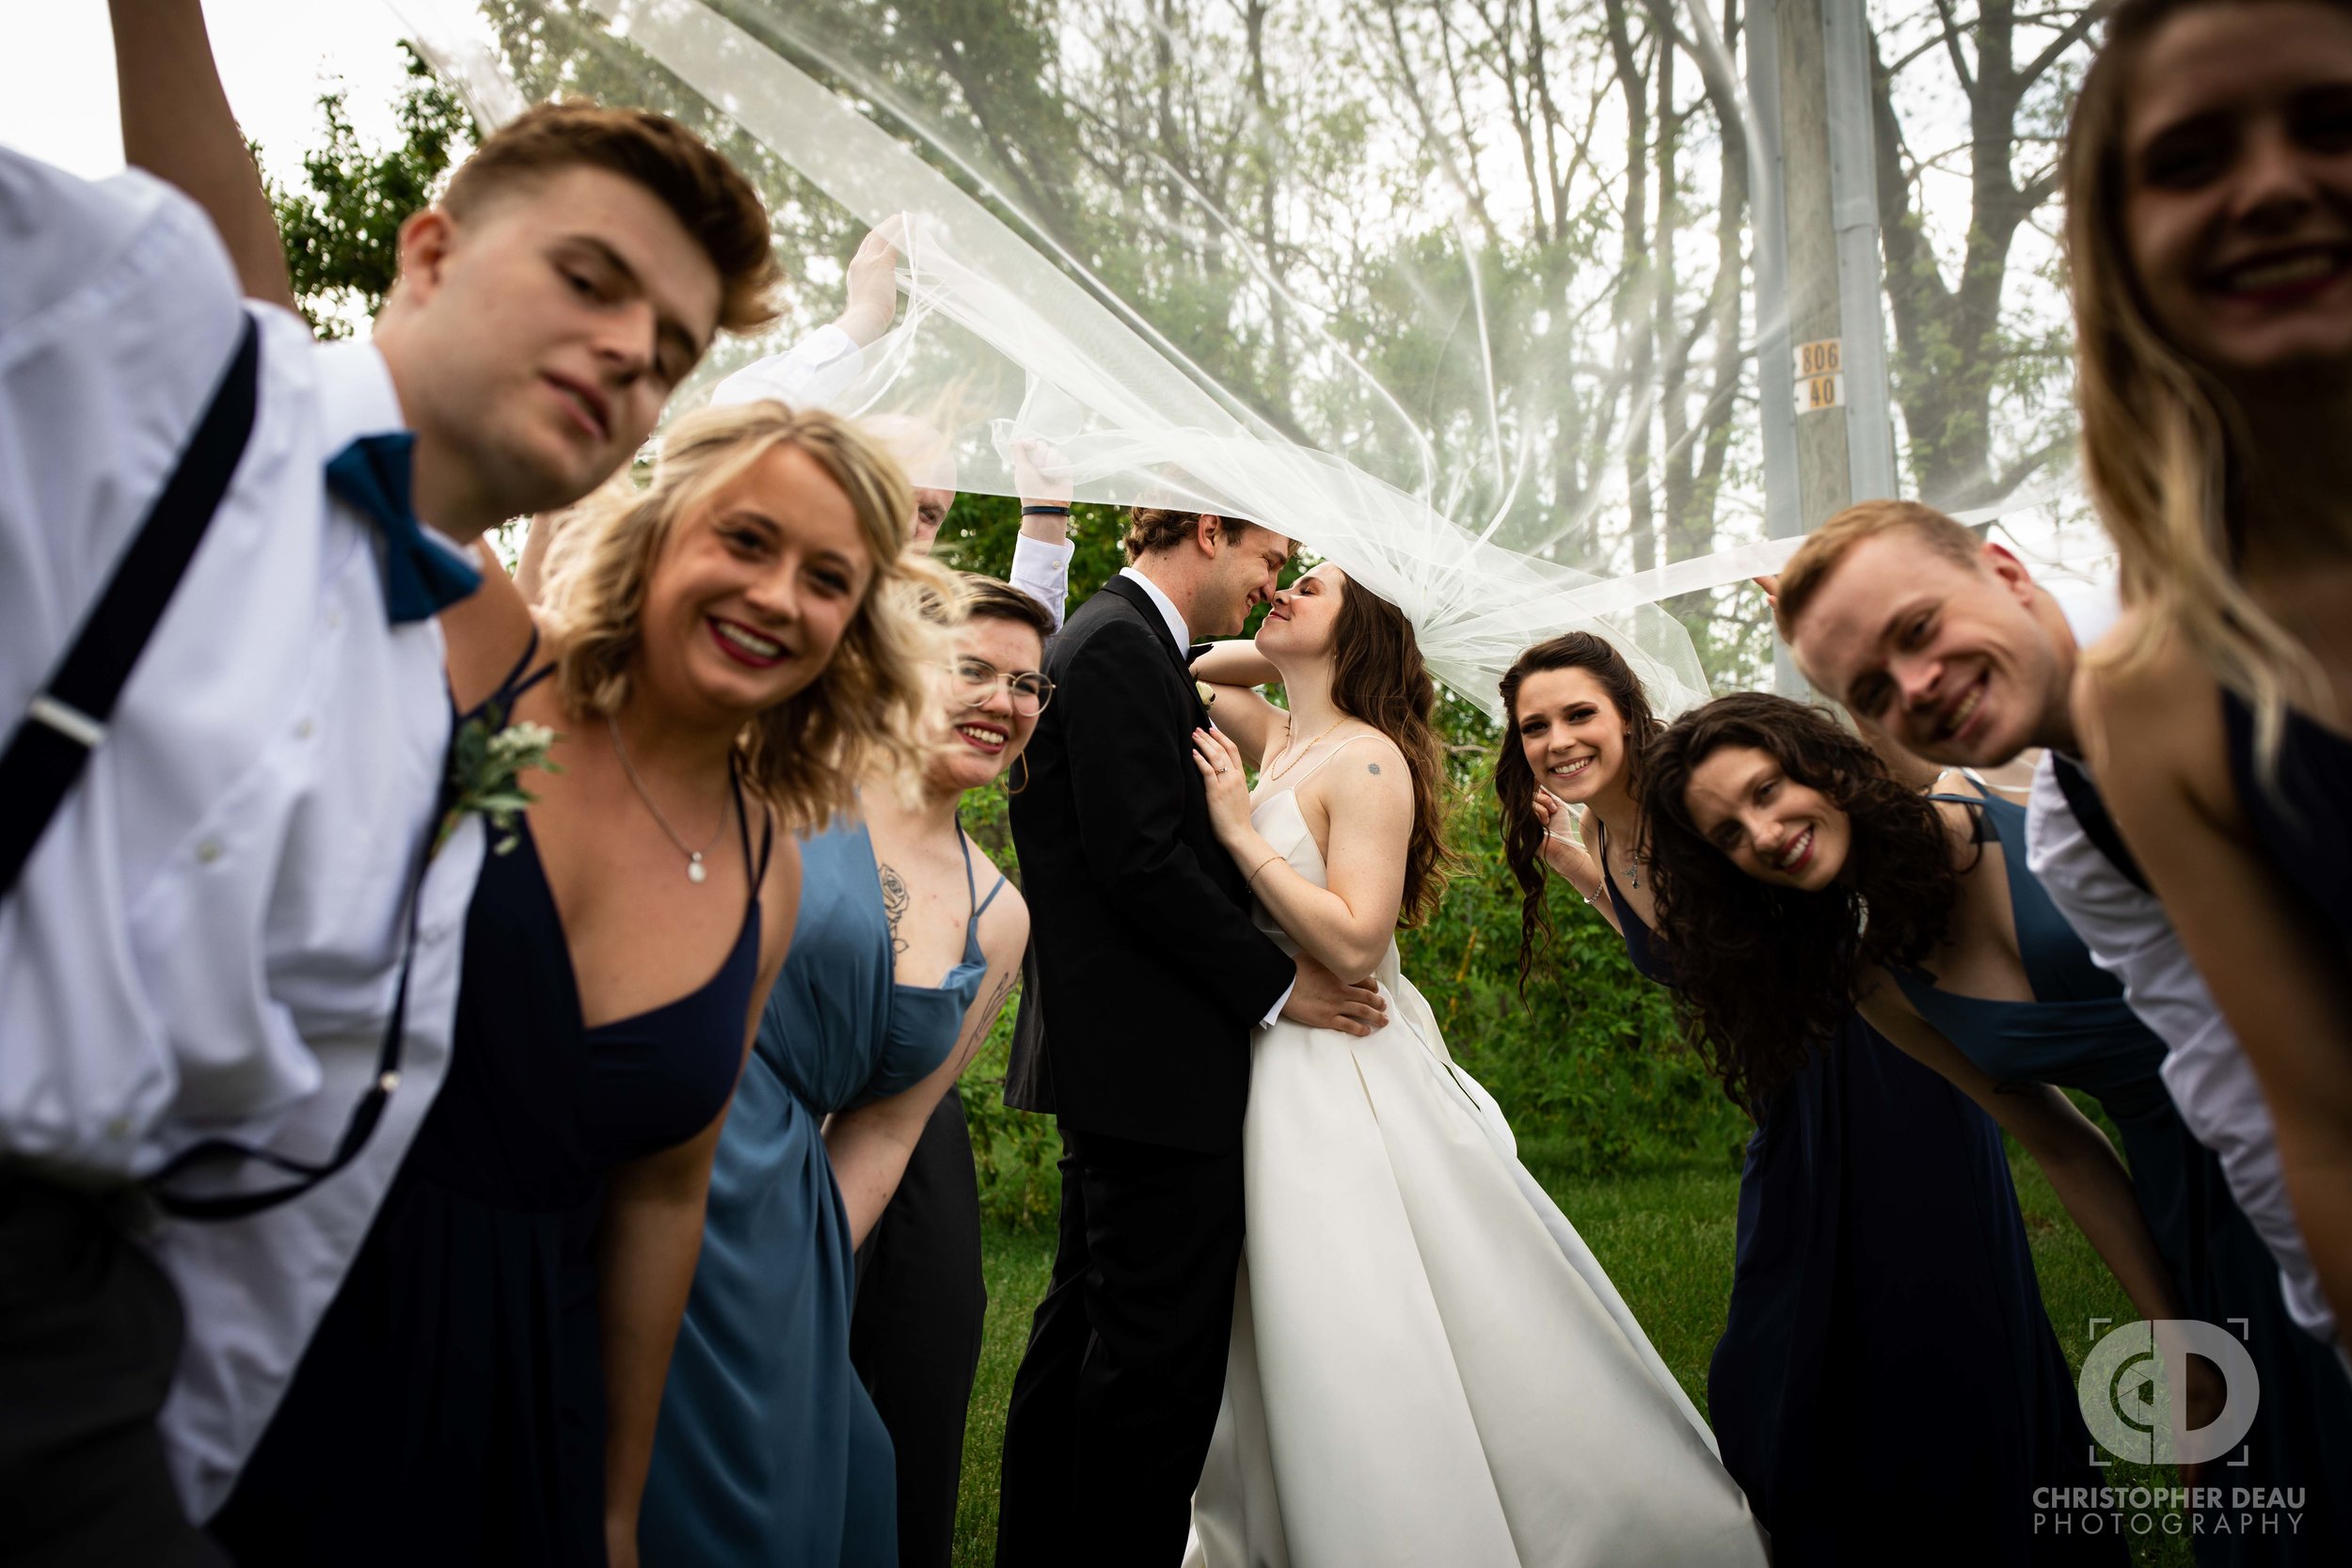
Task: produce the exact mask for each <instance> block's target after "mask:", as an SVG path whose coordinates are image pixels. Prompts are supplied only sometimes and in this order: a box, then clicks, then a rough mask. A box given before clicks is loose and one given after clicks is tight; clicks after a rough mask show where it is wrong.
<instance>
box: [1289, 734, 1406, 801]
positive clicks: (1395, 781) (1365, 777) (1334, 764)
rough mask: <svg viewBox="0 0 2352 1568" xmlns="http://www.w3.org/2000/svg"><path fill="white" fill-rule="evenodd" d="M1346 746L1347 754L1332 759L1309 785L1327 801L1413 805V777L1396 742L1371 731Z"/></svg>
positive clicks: (1350, 741)
mask: <svg viewBox="0 0 2352 1568" xmlns="http://www.w3.org/2000/svg"><path fill="white" fill-rule="evenodd" d="M1346 745H1347V749H1346V751H1344V752H1341V753H1339V754H1337V755H1335V756H1333V757H1332V758H1331V761H1330V764H1329V766H1327V767H1326V768H1322V769H1321V770H1320V771H1319V772H1318V773H1317V775H1316V776H1315V777H1314V778H1313V779H1312V780H1311V781H1310V783H1311V784H1315V785H1320V786H1321V793H1322V795H1323V797H1324V798H1325V799H1326V800H1329V801H1332V802H1335V803H1344V804H1347V805H1349V806H1357V807H1360V806H1364V805H1369V804H1371V803H1373V802H1375V801H1403V802H1404V803H1405V804H1406V806H1407V807H1409V806H1410V805H1411V804H1412V800H1413V776H1412V773H1411V771H1410V770H1409V769H1408V768H1407V767H1406V761H1405V752H1404V751H1403V750H1402V749H1401V748H1400V747H1399V746H1398V745H1397V743H1396V742H1395V741H1393V740H1391V739H1390V738H1389V737H1388V736H1385V735H1383V734H1381V733H1380V732H1379V731H1377V730H1374V731H1371V732H1369V733H1367V734H1363V735H1359V736H1356V737H1355V738H1354V739H1352V740H1349V741H1348V742H1347V743H1346Z"/></svg>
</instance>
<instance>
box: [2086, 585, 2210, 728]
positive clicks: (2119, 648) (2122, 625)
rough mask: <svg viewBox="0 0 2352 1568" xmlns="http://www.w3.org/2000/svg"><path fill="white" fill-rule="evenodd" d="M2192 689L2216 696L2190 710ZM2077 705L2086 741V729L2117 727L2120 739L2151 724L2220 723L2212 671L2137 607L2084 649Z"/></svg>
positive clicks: (2184, 644) (2176, 636) (2162, 725)
mask: <svg viewBox="0 0 2352 1568" xmlns="http://www.w3.org/2000/svg"><path fill="white" fill-rule="evenodd" d="M2152 633H2153V635H2152ZM2192 693H2197V694H2199V695H2211V696H2213V697H2214V699H2215V701H2214V703H2213V704H2210V705H2202V706H2200V707H2199V708H2198V713H2196V714H2192V713H2191V712H2190V711H2189V709H2190V708H2191V707H2192V706H2198V705H2196V704H2195V703H2194V702H2193V701H2191V700H2189V699H2190V698H2191V694H2192ZM2218 704H2219V693H2218V691H2217V689H2216V687H2215V685H2214V679H2213V676H2212V675H2211V674H2210V673H2207V671H2206V670H2205V668H2204V666H2203V665H2202V664H2201V663H2199V662H2198V659H2197V656H2196V654H2195V653H2194V652H2193V651H2192V650H2191V649H2190V648H2189V646H2188V644H2187V642H2186V641H2185V640H2183V639H2182V638H2181V637H2179V636H2178V635H2176V634H2175V633H2174V632H2172V631H2171V630H2170V629H2169V628H2167V627H2162V626H2158V627H2153V628H2151V627H2150V626H2149V625H2148V623H2147V621H2146V619H2145V618H2144V617H2143V616H2142V615H2141V613H2140V612H2138V611H2137V610H2127V611H2125V612H2124V614H2123V616H2122V619H2120V620H2118V621H2117V622H2116V624H2115V625H2114V626H2112V627H2110V628H2108V631H2107V634H2106V636H2105V637H2102V638H2100V639H2099V641H2097V642H2095V643H2093V644H2091V646H2090V648H2089V649H2088V650H2086V652H2085V656H2084V657H2083V660H2082V664H2081V667H2080V668H2079V669H2078V670H2076V672H2075V673H2074V721H2075V724H2076V726H2077V729H2078V730H2080V731H2083V732H2085V741H2086V744H2088V741H2089V733H2088V732H2090V731H2092V730H2097V729H2100V728H2102V727H2105V728H2108V729H2113V730H2116V731H2118V732H2119V735H2118V738H2136V737H2137V736H2141V735H2143V734H2144V732H2145V731H2146V729H2147V727H2148V726H2149V725H2150V724H2152V723H2153V724H2156V725H2158V726H2160V727H2163V728H2166V729H2171V728H2172V727H2173V726H2174V725H2176V724H2178V723H2181V722H2185V721H2191V720H2193V719H2195V718H2197V717H2199V716H2202V717H2204V718H2206V719H2208V720H2210V721H2211V722H2212V723H2213V725H2214V726H2215V727H2216V728H2217V729H2218V727H2219V724H2220V719H2219V714H2218ZM2207 709H2210V710H2211V711H2207ZM2122 731H2129V732H2131V736H2129V737H2126V736H2123V735H2122V734H2121V733H2120V732H2122Z"/></svg>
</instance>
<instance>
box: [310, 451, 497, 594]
mask: <svg viewBox="0 0 2352 1568" xmlns="http://www.w3.org/2000/svg"><path fill="white" fill-rule="evenodd" d="M416 445H417V438H416V436H413V435H411V434H409V433H408V432H407V431H405V430H404V431H400V432H398V433H397V434H395V435H390V436H360V437H359V438H358V440H356V441H354V442H352V443H351V445H349V446H347V447H345V448H344V449H343V450H342V451H339V452H337V453H336V454H335V458H334V461H332V462H331V463H329V464H327V465H326V488H327V489H328V490H329V491H331V492H332V493H333V494H334V496H335V499H338V500H340V501H342V503H343V504H344V505H346V506H349V507H351V508H353V509H354V510H356V511H358V512H360V513H362V514H364V515H366V516H367V517H369V518H370V519H371V520H372V521H373V522H374V524H375V526H376V528H377V529H378V530H379V531H381V532H382V533H383V535H384V613H385V616H386V618H387V619H389V621H390V622H391V623H392V625H394V626H399V625H401V624H402V623H403V622H407V621H426V620H430V619H432V618H433V617H434V616H436V615H438V614H439V613H440V612H441V611H442V610H446V609H448V608H449V607H450V606H451V605H453V604H455V603H456V602H457V601H458V600H460V599H462V598H464V597H465V596H466V595H467V594H470V593H472V592H473V591H474V590H475V589H477V588H479V587H481V586H482V574H481V573H480V572H477V571H475V570H474V569H473V568H472V567H471V566H469V565H468V564H466V562H464V561H462V560H460V559H459V558H458V557H457V555H456V553H455V552H454V551H453V550H449V549H443V548H442V547H440V546H437V545H436V544H435V543H434V542H433V541H432V540H430V539H427V538H426V537H425V536H424V527H423V525H422V524H421V523H419V522H418V521H417V509H416V506H415V504H414V503H413V502H412V501H411V500H410V499H409V488H408V482H409V472H410V460H411V458H412V457H413V456H414V455H415V451H416Z"/></svg>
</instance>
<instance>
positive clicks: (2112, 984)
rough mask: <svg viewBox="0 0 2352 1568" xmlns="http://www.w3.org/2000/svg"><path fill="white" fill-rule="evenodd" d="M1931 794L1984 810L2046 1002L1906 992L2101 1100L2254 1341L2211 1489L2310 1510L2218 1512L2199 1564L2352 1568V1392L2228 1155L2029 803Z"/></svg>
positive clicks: (2180, 1268)
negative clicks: (2195, 1124)
mask: <svg viewBox="0 0 2352 1568" xmlns="http://www.w3.org/2000/svg"><path fill="white" fill-rule="evenodd" d="M1930 799H1931V800H1948V801H1951V802H1953V803H1955V804H1960V805H1965V806H1968V807H1970V808H1972V810H1973V811H1974V813H1975V815H1976V818H1977V823H1978V839H1979V843H1982V842H1983V841H1984V840H1986V839H1992V840H1994V841H1995V842H1996V843H1997V844H1998V846H1999V849H2000V853H2001V857H2002V860H2003V862H2004V863H2005V865H2006V867H2007V869H2008V872H2009V905H2010V914H2011V915H2012V916H2013V917H2014V919H2015V921H2016V925H2017V951H2018V956H2019V957H2020V958H2023V959H2024V960H2025V966H2026V983H2027V984H2028V986H2030V987H2031V989H2032V990H2033V997H2034V999H2033V1000H2032V1001H2031V1002H2001V1001H1993V1000H1989V999H1987V998H1984V997H1975V996H1963V995H1960V994H1958V993H1957V992H1953V991H1948V990H1942V989H1941V988H1939V987H1938V986H1937V985H1936V984H1935V977H1934V975H1933V974H1929V973H1927V972H1925V971H1920V970H1914V971H1910V972H1898V973H1897V974H1896V976H1895V979H1896V982H1897V984H1899V985H1900V986H1901V987H1902V990H1903V994H1904V996H1906V997H1908V998H1909V999H1910V1002H1911V1005H1912V1006H1913V1007H1914V1008H1915V1009H1916V1010H1917V1011H1918V1014H1919V1016H1920V1017H1921V1018H1923V1019H1925V1020H1927V1022H1929V1023H1931V1024H1932V1025H1933V1026H1934V1027H1935V1028H1936V1030H1937V1031H1938V1032H1940V1033H1941V1034H1942V1035H1943V1036H1944V1037H1946V1038H1947V1039H1948V1040H1950V1041H1951V1042H1952V1044H1953V1045H1955V1046H1957V1047H1958V1048H1959V1049H1960V1052H1961V1053H1962V1054H1963V1055H1965V1056H1966V1057H1967V1058H1968V1059H1969V1060H1970V1061H1972V1062H1974V1063H1975V1064H1976V1065H1977V1066H1978V1067H1979V1068H1982V1069H1984V1070H1985V1071H1986V1072H1988V1073H1990V1074H1992V1075H1993V1077H1994V1078H1995V1079H1998V1080H2000V1081H2001V1082H2003V1083H2005V1084H2006V1083H2032V1082H2038V1083H2043V1084H2055V1085H2058V1086H2060V1087H2062V1088H2069V1089H2075V1090H2079V1091H2081V1092H2082V1093H2084V1094H2088V1095H2090V1097H2091V1098H2092V1099H2093V1100H2096V1101H2098V1102H2099V1106H2100V1109H2101V1110H2103V1111H2105V1112H2106V1116H2107V1119H2108V1120H2109V1121H2111V1122H2113V1123H2114V1124H2115V1130H2116V1132H2117V1133H2118V1134H2119V1135H2120V1136H2121V1137H2122V1144H2123V1148H2122V1154H2123V1160H2124V1164H2127V1165H2128V1166H2129V1167H2130V1168H2131V1177H2132V1187H2133V1190H2134V1192H2135V1193H2137V1196H2138V1197H2139V1205H2140V1210H2141V1212H2142V1213H2143V1214H2145V1215H2146V1217H2147V1220H2148V1228H2149V1230H2150V1231H2151V1232H2152V1233H2153V1236H2154V1238H2155V1243H2156V1248H2157V1250H2158V1251H2159V1252H2161V1253H2162V1254H2163V1255H2164V1261H2165V1266H2166V1267H2167V1269H2168V1270H2169V1272H2170V1273H2171V1275H2172V1279H2173V1283H2174V1287H2175V1289H2176V1290H2177V1291H2178V1293H2179V1295H2180V1298H2181V1301H2182V1303H2183V1306H2184V1307H2185V1309H2186V1311H2187V1313H2188V1315H2189V1316H2190V1317H2192V1318H2201V1319H2202V1320H2204V1321H2205V1322H2207V1323H2217V1324H2220V1325H2222V1326H2225V1327H2228V1328H2229V1329H2231V1331H2232V1332H2233V1333H2239V1334H2241V1335H2242V1337H2243V1338H2244V1339H2245V1341H2246V1346H2247V1350H2248V1351H2249V1354H2251V1355H2252V1357H2253V1360H2254V1366H2255V1369H2256V1370H2257V1372H2258V1373H2259V1374H2260V1378H2261V1392H2260V1402H2259V1404H2258V1405H2257V1407H2256V1410H2255V1416H2254V1426H2253V1429H2252V1431H2251V1432H2249V1433H2248V1434H2247V1447H2246V1449H2244V1450H2242V1451H2243V1453H2244V1457H2245V1458H2246V1460H2247V1464H2246V1465H2245V1466H2244V1467H2242V1468H2241V1467H2238V1466H2236V1465H2232V1466H2231V1467H2230V1468H2228V1469H2226V1470H2224V1469H2221V1468H2219V1467H2218V1465H2217V1467H2216V1469H2215V1471H2214V1472H2213V1473H2212V1474H2211V1475H2209V1476H2208V1477H2207V1478H2206V1481H2205V1482H2204V1484H2206V1485H2213V1484H2216V1482H2217V1481H2218V1482H2219V1484H2221V1485H2223V1486H2225V1487H2237V1486H2248V1487H2252V1486H2261V1487H2265V1488H2267V1487H2288V1488H2295V1489H2299V1490H2301V1492H2302V1494H2303V1496H2304V1497H2307V1498H2308V1499H2309V1504H2310V1506H2309V1509H2308V1512H2307V1513H2306V1514H2305V1517H2304V1519H2303V1520H2302V1523H2301V1528H2299V1529H2298V1530H2297V1531H2296V1532H2295V1533H2294V1534H2293V1535H2276V1536H2255V1537H2251V1538H2249V1537H2247V1536H2245V1535H2243V1534H2238V1533H2233V1532H2232V1531H2231V1530H2230V1529H2229V1528H2228V1527H2229V1526H2230V1525H2231V1524H2233V1522H2234V1521H2233V1519H2232V1518H2230V1517H2229V1516H2228V1513H2229V1511H2227V1510H2220V1511H2214V1510H2208V1511H2205V1512H2206V1513H2207V1517H2206V1519H2205V1520H2204V1521H2203V1525H2202V1528H2201V1529H2200V1530H2199V1531H2198V1532H2197V1534H2196V1536H2195V1539H2194V1547H2195V1552H2196V1557H2197V1560H2198V1562H2199V1563H2200V1564H2202V1565H2204V1568H2213V1565H2214V1564H2219V1563H2237V1562H2262V1563H2305V1562H2309V1563H2321V1562H2329V1563H2343V1562H2352V1536H2348V1535H2347V1533H2346V1532H2347V1530H2352V1468H2347V1467H2346V1466H2345V1465H2344V1464H2343V1463H2342V1462H2341V1460H2340V1459H2338V1460H2335V1461H2332V1462H2331V1461H2330V1460H2329V1458H2328V1456H2329V1455H2338V1456H2340V1455H2342V1454H2344V1453H2345V1452H2347V1451H2352V1385H2347V1384H2346V1383H2345V1381H2344V1377H2343V1376H2342V1375H2341V1374H2340V1373H2339V1372H2337V1371H2336V1370H2335V1368H2334V1365H2333V1360H2332V1357H2330V1356H2329V1355H2328V1352H2327V1350H2326V1349H2325V1347H2323V1346H2321V1345H2320V1344H2319V1343H2318V1341H2316V1340H2314V1339H2312V1338H2311V1337H2310V1336H2309V1335H2307V1334H2304V1333H2303V1332H2302V1331H2301V1330H2299V1329H2297V1328H2296V1326H2295V1323H2294V1320H2293V1319H2291V1318H2290V1317H2289V1316H2288V1315H2287V1308H2286V1302H2285V1299H2284V1298H2283V1297H2282V1296H2281V1294H2280V1289H2279V1269H2278V1265H2277V1263H2276V1262H2274V1261H2273V1260H2272V1259H2271V1256H2270V1253H2269V1250H2268V1249H2267V1248H2266V1247H2265V1246H2264V1245H2263V1243H2262V1239H2261V1238H2260V1237H2259V1236H2258V1235H2257V1234H2256V1233H2255V1230H2254V1227H2253V1226H2252V1225H2251V1224H2250V1223H2249V1221H2248V1220H2247V1218H2246V1216H2245V1214H2244V1213H2243V1212H2240V1211H2239V1209H2238V1207H2237V1204H2236V1203H2235V1201H2234V1200H2233V1199H2232V1197H2231V1196H2230V1190H2229V1187H2228V1185H2227V1184H2226V1183H2225V1182H2224V1180H2222V1175H2221V1162H2220V1159H2219V1157H2218V1156H2217V1155H2216V1154H2215V1153H2214V1152H2213V1151H2212V1150H2211V1149H2209V1148H2205V1147H2204V1146H2203V1145H2202V1144H2201V1143H2199V1142H2198V1141H2197V1140H2196V1138H2195V1137H2193V1136H2192V1135H2191V1134H2190V1132H2189V1131H2188V1129H2187V1127H2186V1126H2185V1124H2184V1123H2183V1122H2182V1120H2181V1116H2180V1112H2179V1111H2178V1110H2177V1109H2176V1108H2175V1107H2174V1105H2173V1103H2172V1099H2171V1096H2170V1095H2169V1093H2168V1092H2167V1091H2166V1089H2165V1086H2164V1081H2163V1079H2162V1078H2161V1077H2159V1076H2158V1069H2160V1068H2161V1067H2162V1066H2163V1063H2164V1042H2163V1041H2162V1040H2160V1039H2159V1038H2157V1037H2156V1036H2155V1035H2154V1034H2153V1033H2152V1032H2151V1031H2150V1030H2149V1028H2148V1026H2147V1025H2146V1024H2144V1023H2142V1022H2140V1020H2139V1017H2138V1015H2137V1014H2136V1013H2134V1012H2133V1011H2132V1009H2131V1007H2130V1006H2128V1005H2127V1004H2126V1003H2125V1002H2124V1000H2123V990H2122V985H2121V983H2120V982H2118V981H2117V980H2116V978H2115V977H2114V976H2113V975H2111V974H2107V973H2106V971H2105V970H2103V969H2101V968H2099V967H2098V965H2097V964H2096V963H2094V962H2092V961H2091V958H2090V950H2089V949H2088V948H2087V947H2085V946H2084V944H2083V942H2082V939H2081V938H2080V937H2078V936H2076V935H2075V934H2074V927H2071V926H2069V925H2067V923H2066V917H2065V916H2064V915H2062V914H2060V913H2059V912H2058V906H2057V905H2055V904H2053V903H2052V902H2051V901H2050V895H2049V894H2048V893H2047V892H2045V891H2044V890H2043V888H2042V883H2041V880H2040V879H2038V878H2036V877H2035V876H2034V874H2033V872H2032V871H2031V870H2030V869H2029V868H2028V867H2027V865H2026V808H2025V807H2023V806H2020V805H2017V804H2015V803H2014V802H2012V801H2010V800H2002V799H2000V798H1999V797H1997V796H1990V797H1987V798H1984V799H1979V798H1977V797H1974V796H1962V795H1937V796H1931V797H1930ZM2067 1327H2068V1328H2069V1330H2070V1331H2074V1332H2087V1325H2084V1326H2083V1327H2080V1328H2078V1327H2077V1325H2074V1324H2071V1323H2070V1324H2068V1325H2067ZM2238 1457H2239V1453H2238V1452H2233V1453H2232V1454H2231V1455H2230V1456H2229V1458H2230V1459H2231V1460H2235V1459H2237V1458H2238Z"/></svg>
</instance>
